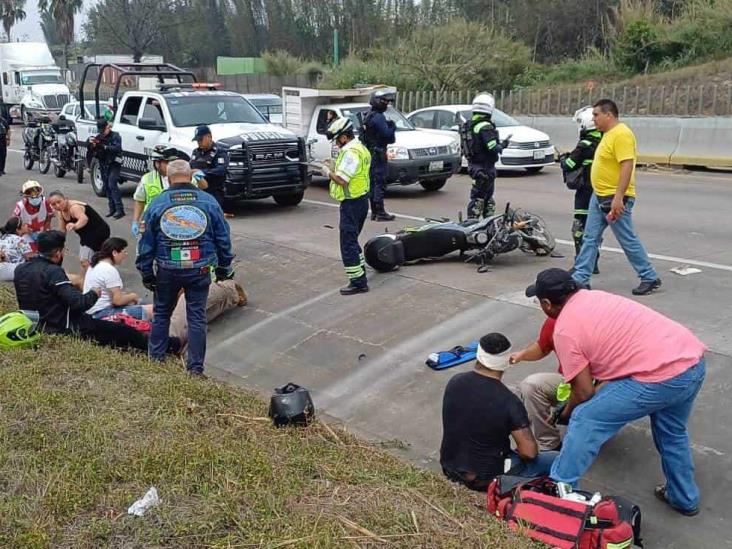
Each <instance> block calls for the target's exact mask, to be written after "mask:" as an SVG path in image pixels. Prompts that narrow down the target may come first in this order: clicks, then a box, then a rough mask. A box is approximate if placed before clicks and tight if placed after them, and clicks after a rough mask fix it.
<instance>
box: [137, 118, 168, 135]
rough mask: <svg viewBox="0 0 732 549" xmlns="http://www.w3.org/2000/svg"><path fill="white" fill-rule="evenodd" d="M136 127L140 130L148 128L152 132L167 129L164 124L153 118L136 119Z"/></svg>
mask: <svg viewBox="0 0 732 549" xmlns="http://www.w3.org/2000/svg"><path fill="white" fill-rule="evenodd" d="M137 127H138V128H140V129H141V130H150V131H154V132H164V131H165V130H167V128H166V127H165V124H161V123H160V122H158V121H157V120H155V119H153V118H140V120H138V121H137Z"/></svg>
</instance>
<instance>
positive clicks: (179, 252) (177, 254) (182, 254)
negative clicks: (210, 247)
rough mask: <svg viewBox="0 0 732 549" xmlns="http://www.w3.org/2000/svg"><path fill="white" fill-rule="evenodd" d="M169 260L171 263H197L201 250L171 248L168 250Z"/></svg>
mask: <svg viewBox="0 0 732 549" xmlns="http://www.w3.org/2000/svg"><path fill="white" fill-rule="evenodd" d="M170 259H172V260H173V261H197V260H199V259H201V250H199V249H198V248H173V249H172V250H170Z"/></svg>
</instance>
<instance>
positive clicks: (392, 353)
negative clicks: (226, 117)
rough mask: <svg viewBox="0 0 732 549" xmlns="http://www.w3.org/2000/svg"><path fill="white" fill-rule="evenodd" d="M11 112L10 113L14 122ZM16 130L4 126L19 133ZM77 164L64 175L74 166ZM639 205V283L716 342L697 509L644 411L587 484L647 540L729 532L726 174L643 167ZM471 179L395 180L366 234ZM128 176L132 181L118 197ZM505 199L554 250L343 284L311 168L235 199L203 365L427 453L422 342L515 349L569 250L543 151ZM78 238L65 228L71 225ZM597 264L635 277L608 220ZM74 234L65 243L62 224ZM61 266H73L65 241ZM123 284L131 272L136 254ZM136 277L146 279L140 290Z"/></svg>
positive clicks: (460, 205)
mask: <svg viewBox="0 0 732 549" xmlns="http://www.w3.org/2000/svg"><path fill="white" fill-rule="evenodd" d="M16 128H17V127H16ZM19 136H20V132H19V131H16V136H15V137H14V144H15V148H16V149H19V148H20V147H19V143H18V142H19V139H18V138H19ZM7 172H8V175H6V176H4V177H2V178H0V189H2V191H1V192H0V209H1V210H4V211H6V212H9V211H10V209H11V206H12V203H13V202H14V201H15V200H17V194H18V191H19V188H20V185H21V183H22V181H24V180H25V179H26V178H28V177H33V178H36V179H39V180H40V181H41V182H42V184H43V185H44V187H45V188H46V190H47V191H50V190H53V189H56V188H59V189H61V190H63V191H64V192H67V193H68V194H70V195H71V196H72V197H74V198H79V199H82V200H86V201H88V202H90V203H91V204H92V205H94V207H96V208H97V209H98V210H99V211H100V212H104V211H105V208H106V200H105V199H103V198H98V197H96V196H94V195H93V193H92V192H91V189H90V186H89V184H88V178H87V183H86V184H84V185H78V184H76V183H75V181H73V180H72V176H71V175H70V176H67V178H66V179H56V178H55V177H53V175H50V176H41V175H39V174H38V172H37V171H35V172H32V173H29V172H26V171H24V170H23V168H22V166H21V163H20V154H18V153H13V152H11V153H10V155H9V161H8V169H7ZM72 175H73V174H72ZM638 179H639V181H638V188H639V197H638V201H637V203H636V207H635V214H634V216H635V221H636V224H637V227H638V231H639V233H640V235H641V238H642V240H643V242H644V243H645V245H646V247H647V248H648V250H649V251H650V252H651V253H652V254H653V257H654V263H655V265H656V267H657V269H658V270H659V272H660V273H661V277H662V278H663V282H664V285H663V288H662V290H661V291H659V292H658V293H656V294H654V295H652V296H649V297H645V298H642V300H643V302H644V303H646V304H648V305H650V306H651V307H653V308H655V309H657V310H659V311H661V312H663V313H665V314H667V315H669V316H671V317H672V318H674V319H676V320H678V321H680V322H682V323H684V324H685V325H687V326H689V327H690V328H691V329H692V330H693V331H694V332H695V333H696V334H697V335H698V336H699V337H701V339H702V340H704V341H705V342H706V343H707V344H708V345H709V347H710V352H709V354H708V376H707V381H706V383H705V386H704V388H703V389H702V392H701V394H700V396H699V398H698V400H697V406H696V409H695V412H694V416H693V418H692V421H691V429H690V430H691V438H692V441H693V451H694V458H695V462H696V469H697V479H698V482H699V484H700V487H701V490H702V504H701V508H702V512H701V514H700V515H699V516H697V517H695V518H685V517H681V516H680V515H677V514H676V513H673V512H672V511H669V510H668V509H666V508H665V507H664V506H663V505H662V504H660V503H659V502H657V501H656V500H655V499H654V498H653V495H652V490H653V487H654V486H655V485H656V484H658V483H660V482H661V481H662V478H663V477H662V473H661V468H660V463H659V459H658V456H657V454H656V452H655V449H654V448H653V442H652V440H651V436H650V428H649V424H648V421H646V420H642V421H638V422H636V423H634V424H633V425H630V426H628V427H627V428H626V429H624V430H623V431H622V432H621V433H620V434H619V435H618V436H616V437H615V438H614V439H613V440H611V441H610V442H609V443H608V444H606V446H605V447H604V448H603V450H602V452H601V454H600V457H599V459H598V460H597V462H596V463H595V465H594V466H593V467H592V469H591V470H590V472H589V473H588V475H587V481H586V484H585V486H586V487H587V488H590V489H599V490H601V491H602V492H603V493H608V494H611V493H615V494H622V495H625V496H627V497H629V498H631V499H633V500H635V501H636V502H638V503H639V504H640V505H641V507H642V510H643V515H644V532H645V537H646V540H647V544H646V547H651V548H661V547H663V548H681V547H688V546H692V545H694V546H696V547H704V548H706V547H715V548H716V547H732V536H730V532H732V527H731V526H730V518H729V516H730V515H729V512H728V509H729V508H730V506H732V495H730V494H732V489H731V488H732V467H731V466H732V407H731V406H730V405H729V403H730V398H729V396H728V393H727V391H729V390H730V389H731V388H732V369H731V368H730V367H731V366H732V358H730V357H731V356H732V339H731V338H730V329H729V326H730V324H732V292H731V291H730V290H732V247H730V245H729V235H730V234H732V216H730V215H729V212H728V209H729V206H730V205H731V204H732V177H730V176H727V175H724V174H710V173H683V172H673V171H670V170H669V171H656V172H640V173H639V176H638ZM469 185H470V181H469V179H468V178H467V177H466V176H456V177H453V178H452V179H451V180H450V181H449V182H448V184H447V185H446V187H445V188H444V189H443V190H442V191H439V192H435V193H427V192H425V191H423V190H421V188H420V187H418V186H410V187H404V188H398V189H394V190H393V191H390V192H389V194H388V195H387V208H388V209H389V210H390V211H392V212H394V213H397V214H399V217H398V218H397V220H396V221H394V222H391V223H387V224H383V223H382V224H376V223H372V222H368V223H367V225H366V228H365V229H364V235H363V236H364V241H365V239H366V238H368V237H370V236H373V235H375V234H378V233H380V232H383V230H384V229H385V228H387V227H388V228H389V230H391V231H394V230H397V229H399V228H401V227H403V226H405V225H415V224H418V223H419V221H418V219H421V218H423V217H425V216H451V217H453V218H454V217H455V216H456V214H457V211H458V210H460V209H464V208H465V202H466V200H467V194H468V191H469ZM131 194H132V186H131V185H127V186H126V188H125V192H124V195H125V201H126V203H127V204H128V212H131V211H132V206H131ZM496 198H497V201H498V205H499V207H502V206H503V205H504V204H505V202H506V201H510V202H511V204H512V205H513V206H515V207H522V208H525V209H528V210H531V211H533V212H536V213H538V214H540V215H541V216H542V217H544V219H545V220H546V221H547V223H548V225H549V227H550V229H551V230H552V231H553V232H554V234H555V236H556V237H557V238H558V239H560V240H562V242H563V243H560V245H559V246H558V248H557V251H558V252H560V253H562V254H564V255H565V256H566V257H564V258H537V257H533V256H528V255H525V254H522V253H521V252H514V253H512V254H509V255H505V256H499V257H498V258H497V259H496V260H495V261H494V263H493V265H492V268H491V271H490V272H488V273H485V274H479V273H477V272H476V270H475V267H474V266H472V265H466V264H463V263H462V262H460V261H459V260H458V259H457V258H448V259H445V260H442V261H438V262H433V263H423V264H419V265H413V266H408V267H404V268H402V269H401V270H399V271H397V272H394V273H389V274H376V273H371V274H370V275H369V278H370V284H371V289H372V291H371V292H370V293H368V294H365V295H359V296H355V297H349V298H345V297H341V296H340V295H339V294H338V288H339V287H340V286H341V285H343V284H344V282H345V277H344V273H343V269H342V266H341V264H340V262H339V255H338V233H337V225H338V212H337V209H336V208H335V207H334V205H333V203H332V202H331V201H330V199H329V198H328V196H327V192H326V190H325V188H324V186H323V185H322V184H321V185H315V186H313V187H312V188H311V189H310V190H309V191H308V193H307V199H306V201H305V202H303V203H302V204H301V205H300V206H298V207H296V208H289V209H282V208H279V207H277V206H276V205H275V204H274V203H273V202H272V201H271V200H265V201H259V202H249V203H241V204H239V205H237V206H236V207H235V208H234V210H235V213H236V214H237V215H236V218H235V219H233V220H231V227H232V233H233V236H234V239H235V249H236V253H237V272H238V274H239V275H240V276H241V278H242V279H243V281H244V283H245V286H246V288H247V291H248V293H249V295H250V305H249V306H248V307H246V308H245V309H244V310H239V311H235V312H232V313H230V314H228V315H226V316H225V317H223V318H222V319H220V320H218V321H216V323H214V324H212V325H211V331H210V333H209V336H210V337H209V352H208V370H209V372H210V373H212V374H213V375H216V376H218V377H220V378H222V379H225V380H227V381H229V382H231V383H237V384H241V385H245V386H249V387H253V388H256V389H259V390H261V391H262V392H263V393H265V394H268V393H270V392H271V390H272V388H273V387H275V386H278V385H282V384H284V383H286V382H288V381H293V382H296V383H298V384H301V385H304V386H307V387H309V388H310V389H311V390H312V392H313V395H314V399H315V403H316V406H317V407H318V409H319V410H320V412H321V413H325V414H328V415H329V416H331V417H333V418H337V419H338V420H340V421H342V422H344V423H345V424H347V425H348V427H349V428H350V429H352V430H354V431H356V432H359V433H361V434H362V435H365V436H367V437H369V438H372V439H375V440H380V441H391V440H399V441H401V442H403V443H404V447H405V449H404V453H405V454H406V455H407V456H408V457H409V458H411V459H413V460H415V461H416V462H418V463H420V464H422V465H424V466H427V467H432V468H436V467H437V464H436V460H437V459H438V449H439V442H440V438H441V420H440V410H441V398H442V392H443V389H444V386H445V384H446V382H447V380H448V379H449V378H450V377H451V376H452V375H453V374H454V373H457V372H458V371H466V370H468V369H469V368H470V367H471V366H470V365H464V366H461V367H458V368H455V369H454V370H452V371H445V372H439V373H438V372H433V371H431V370H429V369H428V368H427V367H425V366H424V360H425V358H426V357H427V355H428V354H429V353H430V352H433V351H437V350H443V349H448V348H451V347H453V346H455V345H458V344H463V343H466V342H469V341H471V340H473V339H476V338H477V337H479V336H481V335H483V334H485V333H487V332H490V331H501V332H504V333H505V334H506V335H507V336H508V337H509V338H510V339H511V340H512V342H513V343H514V346H515V347H516V348H518V347H520V346H523V345H525V344H528V343H530V342H531V341H533V340H534V339H535V337H536V336H537V333H538V330H539V327H540V325H541V322H542V320H543V314H542V313H541V311H539V310H538V309H537V308H536V307H535V306H534V305H533V304H532V303H531V302H530V301H529V300H527V299H526V298H525V297H523V291H524V289H525V287H526V285H527V284H528V283H530V282H531V281H532V280H533V278H534V276H535V275H536V273H537V272H538V271H539V270H541V269H543V268H546V267H549V266H560V267H569V266H570V265H571V256H572V253H573V251H572V247H571V246H570V245H569V240H570V238H571V234H570V226H571V209H572V193H571V192H570V191H567V190H566V189H565V188H564V187H563V184H562V183H561V181H560V176H559V172H558V170H556V169H554V168H551V169H547V170H545V171H544V172H543V173H541V174H537V175H524V174H520V175H506V176H501V177H499V179H498V182H497V192H496ZM129 224H130V217H129V216H128V217H127V218H125V219H123V220H121V221H119V222H114V223H113V233H114V234H116V235H117V236H123V237H126V238H128V239H129V240H132V238H131V237H129ZM71 238H72V239H75V238H76V237H75V236H72V237H71ZM606 238H607V239H606V242H605V245H606V246H607V247H609V248H610V249H609V250H605V251H604V252H603V253H602V257H601V260H600V268H601V271H602V272H601V274H600V275H599V276H596V277H595V278H594V279H593V287H594V288H598V289H605V290H609V291H613V292H617V293H619V294H622V295H627V296H630V290H631V288H633V287H634V286H635V285H636V284H637V280H636V279H635V277H634V273H633V271H632V269H631V268H630V266H629V265H628V263H627V261H626V260H625V258H624V257H623V255H622V254H621V253H618V251H617V249H612V248H617V243H615V242H614V241H613V238H612V236H611V235H610V233H609V232H608V233H607V237H606ZM70 248H71V249H72V250H73V249H75V243H74V242H73V241H72V245H71V246H70ZM686 264H690V265H694V266H697V267H699V268H700V269H701V270H702V272H701V273H698V274H693V275H689V276H679V275H676V274H673V273H671V272H670V269H671V268H673V267H677V266H681V265H686ZM66 266H67V267H70V268H72V270H73V269H74V268H75V267H76V262H75V259H74V258H73V257H69V258H68V259H67V263H66ZM126 274H127V277H126V280H127V284H128V285H129V286H130V287H131V288H135V289H137V290H139V289H141V286H140V283H139V279H138V277H137V276H136V274H135V273H134V267H133V265H132V264H131V261H130V265H127V266H126ZM142 293H143V294H144V291H142ZM554 368H555V364H554V362H553V359H552V358H551V357H550V358H547V359H545V360H544V361H543V362H541V363H538V364H533V365H531V364H521V365H519V366H517V367H516V368H514V369H512V370H511V371H510V372H508V374H507V376H506V377H507V381H508V382H509V383H510V382H516V381H518V380H520V379H521V378H523V377H525V376H526V375H528V374H529V373H531V372H532V371H537V370H545V371H551V370H554Z"/></svg>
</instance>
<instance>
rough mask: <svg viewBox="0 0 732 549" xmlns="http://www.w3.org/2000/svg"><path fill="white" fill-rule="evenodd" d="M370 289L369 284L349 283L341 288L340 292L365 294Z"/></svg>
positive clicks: (343, 293) (342, 293) (344, 293)
mask: <svg viewBox="0 0 732 549" xmlns="http://www.w3.org/2000/svg"><path fill="white" fill-rule="evenodd" d="M368 291H369V286H368V284H361V285H356V284H349V285H348V286H344V287H343V288H341V290H340V292H341V295H356V294H365V293H366V292H368Z"/></svg>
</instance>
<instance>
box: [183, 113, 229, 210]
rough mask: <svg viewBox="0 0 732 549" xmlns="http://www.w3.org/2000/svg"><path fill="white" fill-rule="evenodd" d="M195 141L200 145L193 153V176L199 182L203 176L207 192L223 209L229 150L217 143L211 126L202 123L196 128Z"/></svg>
mask: <svg viewBox="0 0 732 549" xmlns="http://www.w3.org/2000/svg"><path fill="white" fill-rule="evenodd" d="M193 141H197V142H198V147H197V148H196V149H194V151H193V154H192V155H191V168H192V169H193V171H194V174H193V177H194V179H195V180H196V181H197V182H198V181H199V180H200V179H201V178H203V179H205V180H206V184H207V187H205V189H206V192H208V193H209V194H211V195H212V196H213V197H214V198H215V199H216V202H218V203H219V206H221V209H222V210H223V209H224V190H225V187H224V186H225V184H226V171H227V169H228V168H229V154H228V152H227V151H226V150H225V149H224V148H223V147H221V146H220V145H217V144H216V142H215V141H214V140H213V136H212V135H211V128H209V127H208V126H206V125H201V126H198V127H197V128H196V133H195V135H194V136H193Z"/></svg>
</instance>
